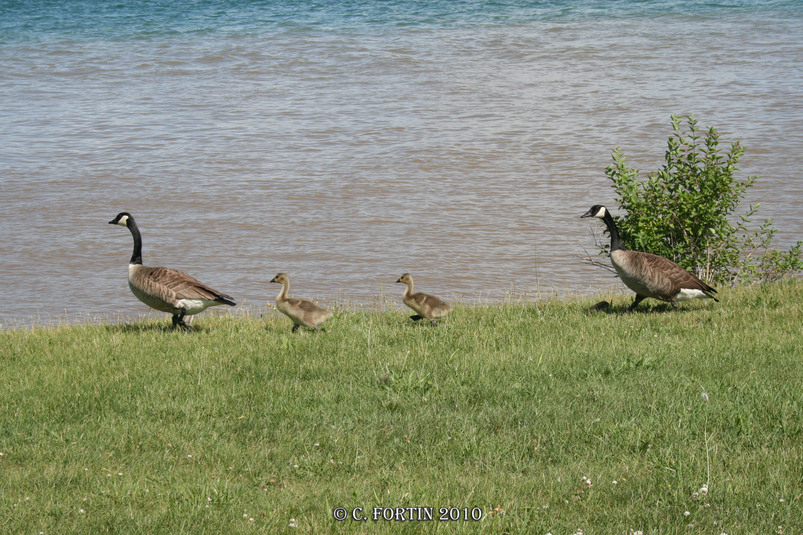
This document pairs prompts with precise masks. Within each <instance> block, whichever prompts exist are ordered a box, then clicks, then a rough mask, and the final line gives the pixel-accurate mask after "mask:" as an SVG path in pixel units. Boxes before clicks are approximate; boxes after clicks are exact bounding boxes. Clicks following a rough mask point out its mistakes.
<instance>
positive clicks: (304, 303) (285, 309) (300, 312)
mask: <svg viewBox="0 0 803 535" xmlns="http://www.w3.org/2000/svg"><path fill="white" fill-rule="evenodd" d="M270 281H271V282H276V283H279V284H281V285H282V289H281V291H279V295H278V296H277V297H276V307H277V308H278V309H279V310H280V311H281V312H282V313H283V314H284V315H285V316H287V317H288V318H290V319H291V320H293V332H296V330H297V329H298V328H299V327H301V326H302V325H304V326H306V327H309V328H310V329H315V330H316V331H320V329H319V328H318V327H319V326H320V324H321V323H323V322H324V321H326V320H327V319H329V318H330V317H331V316H332V311H331V310H327V309H325V308H323V307H322V306H318V305H316V304H315V303H313V302H312V301H309V300H307V299H298V298H295V297H287V292H289V291H290V277H288V276H287V274H286V273H279V274H278V275H276V276H275V277H273V278H272V279H271V280H270Z"/></svg>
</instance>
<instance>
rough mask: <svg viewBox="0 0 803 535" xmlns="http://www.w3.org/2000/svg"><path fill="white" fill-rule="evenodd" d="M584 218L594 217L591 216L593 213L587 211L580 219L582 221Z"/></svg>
mask: <svg viewBox="0 0 803 535" xmlns="http://www.w3.org/2000/svg"><path fill="white" fill-rule="evenodd" d="M584 217H594V214H593V212H592V211H591V210H589V211H588V212H586V213H584V214H583V215H581V216H580V219H583V218H584Z"/></svg>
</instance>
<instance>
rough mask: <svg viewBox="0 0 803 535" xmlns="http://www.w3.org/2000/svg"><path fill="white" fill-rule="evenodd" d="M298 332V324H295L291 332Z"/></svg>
mask: <svg viewBox="0 0 803 535" xmlns="http://www.w3.org/2000/svg"><path fill="white" fill-rule="evenodd" d="M297 330H298V323H294V324H293V330H291V331H290V332H292V333H294V332H296V331H297Z"/></svg>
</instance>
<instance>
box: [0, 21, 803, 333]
mask: <svg viewBox="0 0 803 535" xmlns="http://www.w3.org/2000/svg"><path fill="white" fill-rule="evenodd" d="M0 64H2V65H3V69H2V72H0V88H1V89H2V94H3V99H2V104H0V165H2V174H0V180H2V183H1V185H0V235H2V240H0V257H2V261H0V292H2V299H1V301H0V302H2V312H0V324H4V325H6V326H9V325H10V326H15V325H19V324H24V323H26V322H28V321H30V320H31V319H33V320H34V321H43V322H51V321H55V320H58V319H59V318H65V317H66V318H71V319H84V318H87V317H91V318H96V317H101V318H116V317H119V316H123V317H135V316H137V315H139V314H144V313H147V312H148V309H147V307H146V306H145V305H143V304H141V303H139V302H138V301H137V300H136V299H135V298H134V297H133V295H131V293H130V291H129V290H128V287H127V283H126V277H127V264H128V259H129V257H130V254H131V245H132V241H131V236H130V234H129V233H128V232H127V231H126V230H125V229H123V228H121V227H117V226H111V225H108V224H107V222H108V221H109V220H111V219H112V218H113V217H114V216H115V215H116V214H117V213H118V212H120V211H123V210H126V211H130V212H131V213H132V214H133V215H134V216H135V218H136V219H137V222H138V223H139V226H140V228H141V230H142V234H143V240H144V261H145V264H146V265H166V266H171V267H177V268H180V269H184V270H185V271H187V272H189V273H190V274H192V275H194V276H196V277H197V278H199V279H201V280H202V281H204V282H206V283H208V284H210V285H212V286H213V287H215V288H217V289H219V290H221V291H223V292H226V293H229V294H231V295H233V296H234V297H235V298H236V299H237V300H238V302H240V303H243V304H244V305H245V306H246V307H247V308H248V307H253V308H257V309H259V308H261V307H264V306H265V305H266V303H267V302H273V299H274V297H275V295H276V294H277V293H278V291H279V287H278V286H277V285H271V284H268V281H269V280H270V279H271V278H272V277H273V275H275V274H276V273H277V272H279V271H284V272H287V273H288V274H289V275H290V277H291V279H292V282H293V287H292V289H291V294H295V295H298V296H306V297H316V298H319V299H325V300H326V301H327V302H329V303H330V304H331V303H343V304H345V305H348V306H360V305H361V304H363V303H369V302H373V301H374V300H375V299H376V298H377V296H386V297H389V298H390V299H391V300H394V302H400V295H401V292H402V288H401V287H400V286H401V285H394V284H393V283H394V281H395V280H396V279H397V278H398V276H399V275H400V274H401V273H403V272H405V271H409V272H411V273H413V275H414V276H415V279H416V286H417V289H420V290H422V291H428V292H432V293H435V294H438V295H440V296H442V297H445V298H450V299H459V300H463V301H465V302H468V303H475V302H479V301H483V302H484V301H497V300H502V299H505V298H507V297H509V296H514V297H518V296H520V295H525V296H526V297H527V298H530V299H535V298H537V297H538V296H540V295H544V294H560V295H564V294H575V293H588V292H594V291H596V290H598V289H600V288H609V287H611V286H612V285H613V286H614V287H617V288H618V287H619V286H618V285H617V284H618V283H617V281H616V280H615V279H614V278H612V276H611V275H610V274H609V273H607V272H604V271H602V270H599V269H596V268H592V267H589V266H587V265H585V264H584V263H582V262H581V261H580V260H579V259H578V255H580V254H582V252H583V249H584V248H587V249H588V250H589V251H592V252H593V251H594V238H593V236H592V233H593V232H597V233H600V232H601V225H600V224H599V222H598V221H591V222H589V221H588V220H580V219H579V216H580V215H582V214H583V213H584V212H585V211H586V210H587V209H588V208H589V207H590V206H591V205H592V204H597V203H601V204H609V205H611V206H614V207H615V204H614V203H613V193H612V189H611V188H610V186H609V184H608V182H607V178H606V177H605V174H604V168H605V167H606V166H607V165H608V164H609V162H610V153H611V150H612V149H613V148H614V147H615V146H621V147H622V149H623V150H624V151H625V153H626V155H627V156H628V159H629V161H630V162H631V163H632V164H633V165H635V166H636V167H638V168H640V169H642V170H643V173H644V174H645V175H646V173H647V172H648V171H651V170H655V169H657V168H658V166H659V165H660V163H661V162H662V159H663V155H664V151H665V148H666V139H667V137H669V135H670V134H671V128H670V115H671V114H673V113H674V114H685V113H693V114H695V115H696V117H697V118H698V119H699V120H700V124H701V126H715V127H717V129H719V130H720V132H721V133H722V135H723V139H724V140H726V141H728V142H730V141H733V140H735V139H737V138H740V139H742V141H743V143H744V145H745V146H746V148H747V153H746V155H745V156H744V157H743V159H742V161H741V167H742V173H743V176H744V177H746V176H748V175H759V176H760V179H759V180H758V182H757V183H756V186H755V187H754V188H753V190H752V191H751V192H750V197H749V200H750V201H752V202H759V201H760V202H761V210H760V212H759V215H760V216H761V217H771V218H772V219H773V222H774V224H775V226H776V227H777V228H778V229H779V232H778V234H777V236H776V245H777V246H778V247H782V246H785V247H788V246H790V245H791V244H793V243H794V242H795V241H796V240H799V239H803V215H801V210H800V201H801V200H802V199H803V181H801V175H800V164H799V161H798V158H799V155H800V154H803V134H801V132H803V75H802V74H803V68H802V67H803V18H802V17H800V16H798V17H792V18H784V19H779V18H773V17H771V16H767V17H763V18H762V17H737V16H733V17H718V18H706V17H684V16H661V17H635V18H631V19H626V20H595V21H585V22H583V21H579V22H565V23H554V24H553V23H544V22H542V23H524V24H512V25H505V26H492V27H479V28H477V27H473V28H464V29H458V28H426V27H424V28H421V27H413V28H410V29H405V28H404V27H400V28H398V27H397V28H393V29H388V30H384V31H377V32H376V33H370V32H367V33H356V34H355V33H348V32H316V31H304V32H286V33H282V34H280V35H277V36H273V37H272V38H270V39H267V38H264V37H255V36H253V35H227V36H215V35H211V36H203V35H202V36H195V35H193V36H189V37H188V36H184V35H179V36H176V37H171V38H165V39H160V40H123V41H104V40H99V41H91V42H85V41H57V42H44V43H35V44H25V43H23V44H17V45H12V44H5V45H2V46H0Z"/></svg>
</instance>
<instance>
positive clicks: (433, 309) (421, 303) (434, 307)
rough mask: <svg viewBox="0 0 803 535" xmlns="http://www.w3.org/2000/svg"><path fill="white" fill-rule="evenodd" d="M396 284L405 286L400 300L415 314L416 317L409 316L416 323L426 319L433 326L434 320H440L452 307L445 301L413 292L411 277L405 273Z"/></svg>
mask: <svg viewBox="0 0 803 535" xmlns="http://www.w3.org/2000/svg"><path fill="white" fill-rule="evenodd" d="M396 282H398V283H402V284H406V285H407V288H406V289H405V290H404V295H403V296H402V299H403V301H404V304H405V305H407V306H408V307H410V308H412V309H413V310H415V311H416V312H417V314H416V315H414V316H410V319H412V320H413V321H418V320H420V319H422V318H426V319H428V320H429V322H430V323H431V324H432V325H435V320H436V319H439V318H442V317H443V316H445V315H446V314H448V313H449V312H451V310H452V307H451V305H449V303H447V302H446V301H444V300H442V299H439V298H437V297H435V296H434V295H429V294H425V293H421V292H418V293H414V292H413V276H412V275H410V274H409V273H405V274H404V275H402V276H401V277H399V280H397V281H396Z"/></svg>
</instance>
